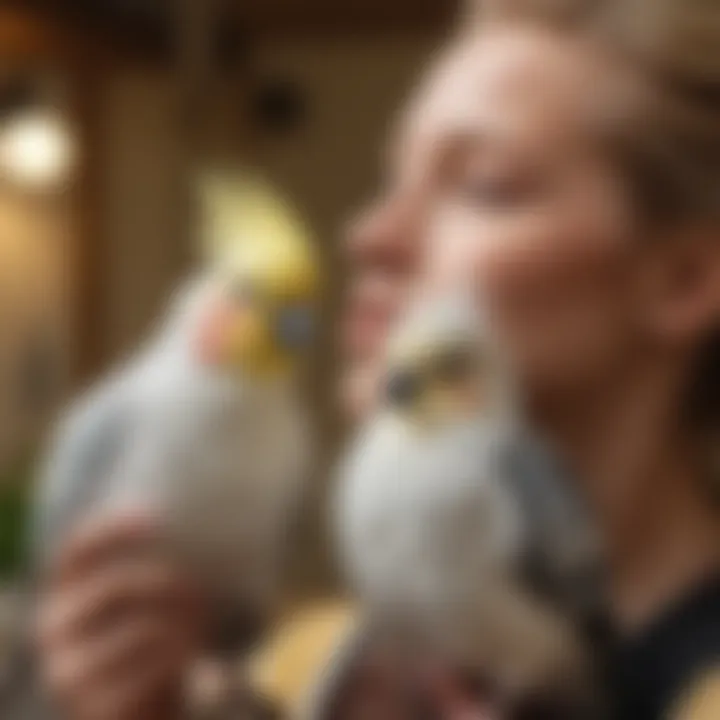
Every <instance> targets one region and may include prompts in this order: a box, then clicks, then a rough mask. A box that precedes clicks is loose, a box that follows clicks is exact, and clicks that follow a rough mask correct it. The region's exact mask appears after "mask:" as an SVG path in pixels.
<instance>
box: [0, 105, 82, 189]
mask: <svg viewBox="0 0 720 720" xmlns="http://www.w3.org/2000/svg"><path fill="white" fill-rule="evenodd" d="M74 159H75V145H74V142H73V138H72V136H71V133H70V130H69V128H68V127H67V124H66V123H65V122H64V121H63V119H62V118H61V116H60V115H59V113H56V112H53V111H49V110H46V109H35V110H31V111H26V112H23V113H20V114H18V115H15V116H13V117H11V118H10V119H8V120H7V121H6V122H5V123H4V124H3V126H2V129H1V130H0V170H2V172H3V174H5V175H6V176H7V177H9V178H10V179H11V180H12V181H14V182H16V183H19V184H22V185H24V186H27V187H31V188H48V187H50V186H56V185H59V184H61V183H62V182H63V181H64V180H66V179H67V177H68V175H69V174H70V171H71V169H72V165H73V162H74Z"/></svg>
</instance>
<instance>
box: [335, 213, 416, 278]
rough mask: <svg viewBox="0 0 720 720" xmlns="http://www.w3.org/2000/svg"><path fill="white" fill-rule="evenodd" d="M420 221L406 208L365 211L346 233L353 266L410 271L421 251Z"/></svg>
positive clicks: (348, 251)
mask: <svg viewBox="0 0 720 720" xmlns="http://www.w3.org/2000/svg"><path fill="white" fill-rule="evenodd" d="M416 227H417V218H414V217H413V214H412V212H411V211H410V210H409V208H408V207H407V205H405V204H402V203H400V202H381V203H375V204H374V205H372V206H370V207H369V208H367V209H366V210H365V211H363V212H362V213H361V214H360V215H359V216H358V217H357V218H355V220H353V221H352V222H351V223H350V224H349V226H348V230H347V234H346V237H347V245H346V250H347V254H348V258H349V260H350V262H351V263H353V264H359V265H381V266H385V267H389V268H392V269H394V270H400V271H402V270H407V269H409V268H410V267H412V265H413V264H414V262H415V256H416V254H417V251H418V245H419V243H418V242H417V238H416Z"/></svg>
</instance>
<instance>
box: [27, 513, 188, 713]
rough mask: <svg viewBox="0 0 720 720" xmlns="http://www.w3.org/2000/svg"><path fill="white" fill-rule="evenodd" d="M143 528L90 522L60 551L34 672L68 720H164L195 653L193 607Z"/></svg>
mask: <svg viewBox="0 0 720 720" xmlns="http://www.w3.org/2000/svg"><path fill="white" fill-rule="evenodd" d="M157 550H158V546H157V543H156V537H155V534H154V532H153V527H152V524H151V523H149V522H147V521H145V520H143V519H139V518H137V517H114V518H95V519H93V520H92V521H91V522H90V523H88V524H86V525H85V526H84V527H82V528H80V530H79V531H78V532H77V533H76V534H75V536H74V537H73V538H71V540H70V541H69V543H68V544H67V546H66V547H65V548H64V549H63V550H62V551H61V553H60V555H59V559H58V561H57V562H56V563H55V565H54V566H53V567H52V568H51V570H50V573H49V576H48V578H47V579H46V585H45V586H44V587H43V589H42V592H41V595H40V598H39V606H38V610H37V623H36V625H37V627H36V629H37V639H38V646H39V656H40V668H41V673H42V679H43V681H44V684H45V688H46V689H47V690H48V691H49V693H50V696H51V698H52V700H53V701H54V702H55V703H56V704H57V705H58V706H59V707H60V708H61V709H62V711H63V712H64V713H65V714H66V716H67V717H68V718H70V719H71V720H126V719H128V720H130V718H132V720H143V719H145V718H148V719H150V718H151V719H152V720H165V719H168V720H170V719H171V718H173V717H175V716H177V714H178V712H179V710H180V705H181V702H182V693H183V685H184V680H185V677H186V674H187V671H188V669H189V667H190V664H191V663H192V661H193V660H194V659H195V658H196V657H197V654H198V650H199V647H200V637H201V622H200V613H199V604H198V603H197V601H196V599H195V597H194V595H193V592H192V590H191V588H190V586H189V584H188V583H187V582H186V580H185V578H184V577H183V576H182V574H181V573H179V572H178V570H177V569H176V568H175V567H173V566H172V564H171V563H169V562H168V561H167V559H165V558H163V557H162V556H161V555H160V553H159V552H158V551H157Z"/></svg>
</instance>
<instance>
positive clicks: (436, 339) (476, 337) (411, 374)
mask: <svg viewBox="0 0 720 720" xmlns="http://www.w3.org/2000/svg"><path fill="white" fill-rule="evenodd" d="M497 370H498V365H497V358H495V357H494V355H493V353H492V352H491V349H490V346H489V343H486V342H484V341H483V338H482V332H481V329H480V327H479V326H478V316H477V314H476V313H475V311H474V310H471V309H470V308H468V307H464V305H463V303H462V302H458V301H457V299H452V300H448V301H438V302H437V303H427V304H424V305H423V307H422V308H420V309H418V310H417V311H416V312H414V313H413V314H412V315H411V316H410V318H409V319H408V320H407V322H406V323H404V324H403V325H401V327H400V328H399V332H398V333H396V335H395V337H394V338H393V339H392V340H391V342H390V345H389V348H388V357H387V364H386V374H385V384H384V402H385V406H386V408H388V409H389V410H390V412H392V413H393V414H395V415H396V416H398V417H400V418H401V419H403V420H405V421H409V422H412V423H413V424H415V425H418V426H425V427H438V426H441V425H448V424H453V423H456V422H461V421H463V420H465V419H468V418H470V417H476V416H478V415H479V414H483V413H489V412H492V409H494V408H496V407H497V402H498V397H497V396H498V394H499V390H500V384H501V382H500V378H499V376H498V374H497Z"/></svg>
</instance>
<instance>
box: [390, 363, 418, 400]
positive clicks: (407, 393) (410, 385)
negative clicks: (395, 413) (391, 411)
mask: <svg viewBox="0 0 720 720" xmlns="http://www.w3.org/2000/svg"><path fill="white" fill-rule="evenodd" d="M421 392H422V378H420V376H419V375H418V374H417V373H414V372H412V371H409V370H399V371H397V372H394V373H391V374H390V376H389V377H388V379H387V383H386V385H385V396H386V398H387V401H388V402H389V403H390V405H392V406H394V407H399V408H405V407H409V406H410V405H412V404H413V403H415V401H416V400H417V399H418V397H419V395H420V393H421Z"/></svg>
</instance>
